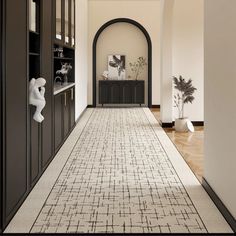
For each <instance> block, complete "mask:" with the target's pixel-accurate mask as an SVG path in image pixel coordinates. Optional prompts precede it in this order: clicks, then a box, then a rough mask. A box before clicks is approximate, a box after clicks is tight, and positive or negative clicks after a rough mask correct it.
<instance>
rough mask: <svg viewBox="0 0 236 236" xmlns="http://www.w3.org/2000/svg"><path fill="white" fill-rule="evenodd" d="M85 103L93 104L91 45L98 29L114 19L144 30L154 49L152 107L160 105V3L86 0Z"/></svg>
mask: <svg viewBox="0 0 236 236" xmlns="http://www.w3.org/2000/svg"><path fill="white" fill-rule="evenodd" d="M88 9H89V38H88V42H89V45H88V47H89V49H88V50H89V58H88V59H89V60H88V61H89V63H88V64H89V68H88V103H89V104H92V43H93V39H94V36H95V34H96V32H97V31H98V29H99V28H100V27H101V26H102V25H103V24H105V23H106V22H108V21H110V20H112V19H115V18H122V17H125V18H130V19H133V20H135V21H137V22H139V23H140V24H141V25H143V26H144V27H145V29H146V30H147V31H148V33H149V35H150V37H151V40H152V47H153V70H152V76H153V87H152V94H153V95H152V103H153V104H160V57H159V51H160V1H159V0H89V6H88Z"/></svg>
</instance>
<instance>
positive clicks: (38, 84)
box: [34, 78, 46, 88]
mask: <svg viewBox="0 0 236 236" xmlns="http://www.w3.org/2000/svg"><path fill="white" fill-rule="evenodd" d="M45 84H46V80H45V79H44V78H38V79H36V80H35V84H34V85H35V86H36V87H38V88H40V87H43V86H44V85H45Z"/></svg>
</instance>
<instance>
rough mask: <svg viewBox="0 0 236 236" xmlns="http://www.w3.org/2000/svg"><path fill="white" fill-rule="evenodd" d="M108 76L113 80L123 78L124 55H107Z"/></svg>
mask: <svg viewBox="0 0 236 236" xmlns="http://www.w3.org/2000/svg"><path fill="white" fill-rule="evenodd" d="M108 72H109V78H110V79H114V80H116V79H117V80H124V79H125V56H124V55H109V56H108Z"/></svg>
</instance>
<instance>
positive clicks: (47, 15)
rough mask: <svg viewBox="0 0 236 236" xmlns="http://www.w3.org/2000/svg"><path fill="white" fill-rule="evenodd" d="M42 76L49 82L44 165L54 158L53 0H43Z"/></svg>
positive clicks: (46, 95) (44, 132)
mask: <svg viewBox="0 0 236 236" xmlns="http://www.w3.org/2000/svg"><path fill="white" fill-rule="evenodd" d="M41 19H42V22H41V76H42V77H44V78H45V79H46V81H47V84H46V92H45V98H46V106H45V108H44V111H43V116H44V118H45V120H44V121H43V123H42V165H43V167H45V165H46V164H47V163H48V161H49V160H50V159H51V158H52V156H53V123H52V121H53V99H52V96H53V95H52V91H53V87H52V86H53V82H52V81H53V74H52V61H53V60H52V24H51V22H52V0H41Z"/></svg>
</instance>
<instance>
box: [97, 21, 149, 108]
mask: <svg viewBox="0 0 236 236" xmlns="http://www.w3.org/2000/svg"><path fill="white" fill-rule="evenodd" d="M115 23H129V24H132V25H134V26H136V27H138V28H139V29H140V30H141V31H142V32H143V34H144V36H145V38H146V40H147V44H148V107H149V108H151V107H152V41H151V37H150V35H149V34H148V32H147V30H146V29H145V28H144V27H143V26H142V25H141V24H140V23H138V22H137V21H134V20H132V19H129V18H116V19H113V20H110V21H108V22H107V23H105V24H104V25H102V26H101V28H100V29H99V30H98V31H97V33H96V35H95V37H94V40H93V107H96V106H97V80H96V73H97V41H98V38H99V36H100V34H101V33H102V32H103V30H105V29H106V28H107V27H109V26H110V25H113V24H115Z"/></svg>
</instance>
